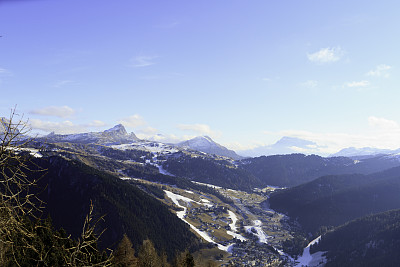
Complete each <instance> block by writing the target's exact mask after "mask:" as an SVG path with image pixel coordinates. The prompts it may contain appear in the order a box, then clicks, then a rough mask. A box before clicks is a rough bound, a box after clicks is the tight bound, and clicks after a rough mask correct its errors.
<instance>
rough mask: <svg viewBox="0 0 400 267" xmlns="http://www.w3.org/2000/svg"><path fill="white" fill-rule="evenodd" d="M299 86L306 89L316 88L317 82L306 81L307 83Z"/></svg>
mask: <svg viewBox="0 0 400 267" xmlns="http://www.w3.org/2000/svg"><path fill="white" fill-rule="evenodd" d="M300 85H301V86H303V87H307V88H315V87H317V86H318V81H315V80H308V81H305V82H303V83H301V84H300Z"/></svg>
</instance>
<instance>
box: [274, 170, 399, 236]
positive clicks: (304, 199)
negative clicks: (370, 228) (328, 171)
mask: <svg viewBox="0 0 400 267" xmlns="http://www.w3.org/2000/svg"><path fill="white" fill-rule="evenodd" d="M269 201H270V204H271V208H273V209H275V210H277V211H281V212H284V213H287V214H288V215H289V216H290V217H291V218H292V219H294V220H298V222H299V223H300V224H301V225H302V227H303V228H304V230H305V231H307V232H311V233H316V232H317V230H318V229H319V228H320V227H321V226H338V225H340V224H343V223H345V222H346V221H349V220H352V219H355V218H358V217H361V216H365V215H368V214H371V213H377V212H383V211H387V210H390V209H396V208H400V168H398V167H397V168H392V169H389V170H387V171H384V172H380V173H375V174H371V175H359V174H353V175H331V176H324V177H320V178H318V179H316V180H314V181H312V182H309V183H306V184H303V185H300V186H297V187H293V188H290V189H286V190H281V191H279V192H276V193H274V194H273V195H272V196H271V198H270V199H269Z"/></svg>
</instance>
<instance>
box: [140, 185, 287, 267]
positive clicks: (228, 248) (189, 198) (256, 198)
mask: <svg viewBox="0 0 400 267" xmlns="http://www.w3.org/2000/svg"><path fill="white" fill-rule="evenodd" d="M135 182H136V183H146V184H149V183H150V184H152V185H153V186H158V187H160V188H162V189H163V190H164V192H165V197H164V199H161V201H163V202H164V203H166V204H167V205H169V206H170V208H171V209H172V210H174V212H176V214H177V216H178V217H179V218H181V219H182V220H183V221H185V222H186V223H188V224H189V225H190V228H191V229H192V230H193V231H194V232H195V233H197V234H198V235H199V236H201V237H202V240H203V242H204V243H206V244H208V246H207V247H208V249H203V250H202V251H201V252H200V253H203V254H206V255H210V257H213V259H214V260H218V261H219V262H220V264H221V266H266V265H268V266H279V265H281V264H282V263H285V266H290V265H294V263H295V262H294V260H293V259H292V258H291V257H290V256H289V255H287V254H286V253H284V252H283V242H284V241H285V240H289V239H291V238H293V236H292V233H291V228H292V226H291V225H290V224H289V222H288V217H287V216H285V215H284V214H280V213H277V212H275V211H273V210H271V209H269V207H268V202H267V199H268V195H269V194H270V193H271V192H273V191H274V190H276V188H273V187H268V188H265V189H255V190H254V192H252V193H247V192H244V191H239V190H232V189H225V188H222V187H218V186H213V185H207V186H210V187H213V188H214V189H215V190H216V191H217V192H219V193H220V194H221V195H223V196H224V197H225V201H226V202H223V201H222V200H221V199H219V198H218V197H216V196H215V195H212V194H208V193H203V192H198V191H194V190H191V191H189V190H183V189H180V188H177V187H173V186H169V185H160V184H156V183H151V182H149V181H144V180H138V179H136V181H135ZM203 185H206V184H203ZM227 200H228V201H227ZM227 202H228V203H227ZM203 256H204V255H203Z"/></svg>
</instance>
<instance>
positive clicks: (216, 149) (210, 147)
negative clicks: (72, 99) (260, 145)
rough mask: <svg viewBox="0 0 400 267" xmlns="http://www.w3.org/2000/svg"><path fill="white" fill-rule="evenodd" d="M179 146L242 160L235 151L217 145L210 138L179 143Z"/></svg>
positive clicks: (199, 137) (201, 137) (205, 137)
mask: <svg viewBox="0 0 400 267" xmlns="http://www.w3.org/2000/svg"><path fill="white" fill-rule="evenodd" d="M177 146H178V147H183V148H189V149H193V150H197V151H201V152H204V153H208V154H215V155H218V156H224V157H229V158H233V159H241V158H242V157H241V156H239V155H238V154H236V152H235V151H233V150H229V149H227V148H226V147H224V146H221V145H220V144H217V143H216V142H214V141H213V140H212V139H211V138H210V137H209V136H198V137H195V138H193V139H190V140H187V141H184V142H181V143H178V144H177Z"/></svg>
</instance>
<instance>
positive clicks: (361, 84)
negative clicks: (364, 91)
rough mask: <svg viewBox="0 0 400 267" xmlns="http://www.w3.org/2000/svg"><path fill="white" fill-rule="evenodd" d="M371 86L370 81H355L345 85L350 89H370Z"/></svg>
mask: <svg viewBox="0 0 400 267" xmlns="http://www.w3.org/2000/svg"><path fill="white" fill-rule="evenodd" d="M369 85H370V82H369V81H365V80H364V81H353V82H347V83H345V86H347V87H350V88H354V87H355V88H360V87H368V86H369Z"/></svg>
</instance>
